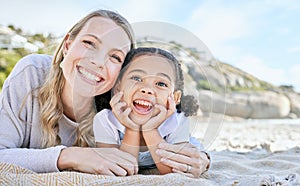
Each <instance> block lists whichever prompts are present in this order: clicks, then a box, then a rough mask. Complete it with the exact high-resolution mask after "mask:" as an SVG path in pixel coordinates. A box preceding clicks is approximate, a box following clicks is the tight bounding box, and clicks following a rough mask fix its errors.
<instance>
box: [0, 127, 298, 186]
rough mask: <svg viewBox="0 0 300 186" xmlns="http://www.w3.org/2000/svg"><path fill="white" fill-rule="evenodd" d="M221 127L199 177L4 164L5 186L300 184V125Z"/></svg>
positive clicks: (1, 180) (0, 169)
mask: <svg viewBox="0 0 300 186" xmlns="http://www.w3.org/2000/svg"><path fill="white" fill-rule="evenodd" d="M201 126H202V127H205V125H201ZM218 126H219V125H216V126H214V127H213V129H215V130H217V131H219V132H217V133H215V134H210V135H206V136H209V137H210V138H211V139H214V140H211V139H210V140H208V141H207V140H206V142H205V145H206V148H207V149H208V152H209V153H210V155H211V159H212V163H211V168H210V170H209V171H208V172H206V173H205V174H203V176H202V177H201V178H199V179H194V178H188V177H184V176H182V175H179V174H174V173H172V174H167V175H164V176H162V175H135V176H129V177H110V176H100V175H90V174H83V173H77V172H61V173H48V174H37V173H34V172H32V171H29V170H26V169H23V168H21V167H18V166H14V165H9V164H5V163H0V185H36V184H38V185H60V184H61V185H103V184H104V185H205V186H207V185H212V186H215V185H229V186H234V185H242V186H244V185H246V186H247V185H251V186H252V185H293V186H294V185H300V124H298V125H294V124H284V123H282V124H265V123H259V122H257V123H255V124H251V123H247V122H240V123H222V125H221V127H218ZM206 132H207V131H206ZM198 134H199V135H201V132H199V133H198ZM203 134H204V133H202V135H203ZM214 136H216V138H213V137H214Z"/></svg>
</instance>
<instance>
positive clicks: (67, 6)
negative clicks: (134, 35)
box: [0, 0, 300, 91]
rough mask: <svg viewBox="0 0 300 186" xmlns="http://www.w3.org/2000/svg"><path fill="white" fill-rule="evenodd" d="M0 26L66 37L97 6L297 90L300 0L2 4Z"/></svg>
mask: <svg viewBox="0 0 300 186" xmlns="http://www.w3.org/2000/svg"><path fill="white" fill-rule="evenodd" d="M0 4H1V6H0V24H3V25H8V24H13V25H14V26H15V27H18V28H22V29H23V30H24V31H27V32H31V33H36V32H38V33H41V32H50V33H55V34H58V35H60V34H64V33H65V32H66V31H67V30H68V29H69V28H70V27H71V26H72V25H73V24H74V23H75V22H76V21H77V20H78V19H80V18H82V17H83V16H84V15H86V13H88V12H89V11H91V10H93V9H96V8H105V9H110V10H114V11H117V12H119V13H121V14H122V15H123V16H124V17H126V18H127V19H128V20H129V22H130V23H136V22H143V21H160V22H161V21H162V22H167V23H171V24H174V25H177V26H179V27H182V28H185V29H187V30H188V31H190V32H192V33H193V34H195V35H196V36H197V37H198V38H199V39H200V40H202V41H203V42H204V43H205V44H206V46H207V47H208V48H209V50H210V51H211V53H212V55H213V56H214V57H215V58H217V59H219V60H221V61H223V62H226V63H229V64H232V65H234V66H236V67H238V68H240V69H242V70H244V71H246V72H249V73H250V74H253V75H254V76H256V77H258V78H260V79H262V80H265V81H268V82H271V83H273V84H274V85H281V84H286V85H293V86H294V87H295V88H296V90H297V91H300V77H299V75H298V74H300V24H299V20H300V1H299V0H251V1H249V0H206V1H203V0H189V1H186V0H163V1H162V0H151V1H146V0H51V1H46V0H26V1H24V0H13V1H7V0H0Z"/></svg>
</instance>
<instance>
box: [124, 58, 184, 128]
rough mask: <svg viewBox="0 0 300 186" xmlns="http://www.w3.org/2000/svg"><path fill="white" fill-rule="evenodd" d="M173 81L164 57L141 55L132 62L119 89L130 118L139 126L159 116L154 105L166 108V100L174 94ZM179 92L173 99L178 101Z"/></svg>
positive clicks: (173, 73)
mask: <svg viewBox="0 0 300 186" xmlns="http://www.w3.org/2000/svg"><path fill="white" fill-rule="evenodd" d="M175 79H176V78H175V72H174V67H173V66H172V64H171V63H170V62H169V61H168V60H167V59H166V58H164V57H160V56H151V55H144V56H139V57H137V58H135V59H134V60H133V61H131V62H130V64H129V67H128V68H127V69H126V72H125V73H124V75H123V77H122V79H121V82H120V85H119V86H120V89H119V90H121V91H123V92H124V96H123V101H125V102H126V103H127V105H128V107H130V108H131V109H132V112H131V113H130V115H129V117H130V118H131V119H132V120H133V121H134V122H135V123H137V124H140V125H141V124H144V123H146V122H147V121H148V120H149V119H150V118H151V117H153V116H155V115H157V114H158V112H159V110H158V109H155V108H154V105H155V104H160V105H163V106H165V107H166V108H168V101H167V98H168V96H171V95H172V94H173V92H174V84H175ZM179 92H180V91H176V92H175V93H174V97H176V98H178V95H177V94H178V93H179ZM175 94H176V95H175ZM180 95H181V94H180Z"/></svg>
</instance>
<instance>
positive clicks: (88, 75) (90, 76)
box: [77, 65, 104, 84]
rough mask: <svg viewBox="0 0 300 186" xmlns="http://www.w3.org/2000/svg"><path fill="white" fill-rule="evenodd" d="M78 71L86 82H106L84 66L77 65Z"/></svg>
mask: <svg viewBox="0 0 300 186" xmlns="http://www.w3.org/2000/svg"><path fill="white" fill-rule="evenodd" d="M77 70H78V72H79V74H80V75H81V76H82V77H83V78H84V80H88V82H89V83H92V84H99V83H101V82H103V81H104V78H103V77H101V76H100V75H99V74H97V73H95V72H92V71H90V70H88V69H86V68H84V67H82V66H79V65H77Z"/></svg>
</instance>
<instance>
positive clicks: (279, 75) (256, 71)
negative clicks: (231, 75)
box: [236, 56, 289, 85]
mask: <svg viewBox="0 0 300 186" xmlns="http://www.w3.org/2000/svg"><path fill="white" fill-rule="evenodd" d="M236 66H237V67H238V68H240V69H242V70H243V71H246V72H248V73H250V74H252V75H254V76H255V77H257V78H259V79H261V80H264V81H267V82H269V83H272V84H274V85H282V84H286V83H287V82H288V81H289V79H288V77H287V73H286V72H285V70H284V69H278V68H272V67H269V66H267V65H266V64H265V63H264V61H263V60H262V59H260V58H258V57H255V56H245V57H241V58H240V60H239V63H237V64H236Z"/></svg>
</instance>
